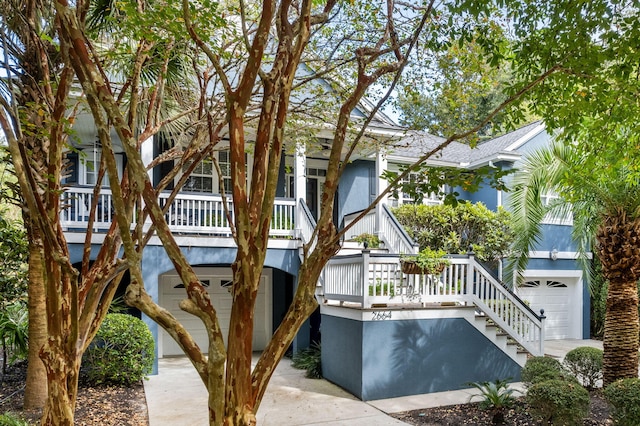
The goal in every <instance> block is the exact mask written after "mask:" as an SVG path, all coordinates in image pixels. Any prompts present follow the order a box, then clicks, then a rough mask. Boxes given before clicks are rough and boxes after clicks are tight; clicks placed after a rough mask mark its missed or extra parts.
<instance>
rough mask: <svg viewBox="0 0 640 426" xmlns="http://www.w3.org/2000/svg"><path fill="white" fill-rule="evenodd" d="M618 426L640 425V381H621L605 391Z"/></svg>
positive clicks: (612, 384)
mask: <svg viewBox="0 0 640 426" xmlns="http://www.w3.org/2000/svg"><path fill="white" fill-rule="evenodd" d="M604 396H605V397H606V398H607V400H608V401H609V403H610V404H611V406H612V407H613V419H614V420H615V423H616V424H617V425H622V426H637V425H640V379H621V380H618V381H616V382H614V383H611V384H610V385H609V386H607V387H606V389H605V390H604Z"/></svg>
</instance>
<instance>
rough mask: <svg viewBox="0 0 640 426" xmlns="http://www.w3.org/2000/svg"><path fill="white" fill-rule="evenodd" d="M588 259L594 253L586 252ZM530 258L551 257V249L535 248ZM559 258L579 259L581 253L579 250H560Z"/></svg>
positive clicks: (591, 257) (530, 253)
mask: <svg viewBox="0 0 640 426" xmlns="http://www.w3.org/2000/svg"><path fill="white" fill-rule="evenodd" d="M586 256H587V259H593V253H591V252H588V253H586ZM529 259H551V251H550V250H535V251H530V252H529ZM557 259H558V260H560V259H564V260H578V259H580V253H578V252H577V251H559V252H558V257H557Z"/></svg>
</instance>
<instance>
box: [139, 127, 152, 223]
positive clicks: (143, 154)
mask: <svg viewBox="0 0 640 426" xmlns="http://www.w3.org/2000/svg"><path fill="white" fill-rule="evenodd" d="M140 158H141V159H142V163H143V164H144V165H145V166H148V165H149V164H150V163H151V162H152V161H153V136H151V137H150V138H148V139H146V140H145V141H144V142H143V143H142V145H141V146H140ZM147 175H149V180H150V181H151V183H153V169H149V170H147ZM141 202H142V208H144V200H141ZM149 226H151V218H150V217H147V220H146V221H145V228H147V227H149Z"/></svg>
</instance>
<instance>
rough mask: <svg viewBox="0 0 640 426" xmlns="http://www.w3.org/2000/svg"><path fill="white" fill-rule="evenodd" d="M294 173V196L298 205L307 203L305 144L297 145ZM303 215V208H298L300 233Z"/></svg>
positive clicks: (297, 221)
mask: <svg viewBox="0 0 640 426" xmlns="http://www.w3.org/2000/svg"><path fill="white" fill-rule="evenodd" d="M293 173H294V181H293V187H294V194H295V199H296V205H298V203H299V202H306V201H307V154H306V148H305V146H304V145H303V144H298V145H296V153H295V156H294V165H293ZM303 214H304V213H303V212H302V209H301V208H296V223H297V226H296V228H297V229H298V232H301V231H302V228H301V226H302V224H303V223H304V218H303V217H302V215H303Z"/></svg>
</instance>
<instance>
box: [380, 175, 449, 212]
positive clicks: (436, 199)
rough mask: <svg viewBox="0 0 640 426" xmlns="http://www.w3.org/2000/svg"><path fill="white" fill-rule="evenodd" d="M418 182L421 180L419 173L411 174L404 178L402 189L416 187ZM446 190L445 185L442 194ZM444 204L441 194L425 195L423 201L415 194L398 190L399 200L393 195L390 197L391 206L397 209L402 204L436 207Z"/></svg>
mask: <svg viewBox="0 0 640 426" xmlns="http://www.w3.org/2000/svg"><path fill="white" fill-rule="evenodd" d="M418 180H419V175H418V174H417V173H409V175H408V176H406V177H404V178H403V179H402V180H401V187H402V186H411V185H414V184H415V183H416V182H418ZM444 190H445V187H444V185H443V186H442V188H441V192H444ZM442 203H443V199H442V197H441V194H438V193H433V192H430V193H428V194H424V197H423V198H422V199H421V200H416V197H415V195H414V194H412V193H410V192H409V191H402V190H401V189H399V190H398V196H397V198H396V197H394V196H393V195H391V196H389V204H391V206H393V207H397V206H399V205H402V204H426V205H436V204H442Z"/></svg>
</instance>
